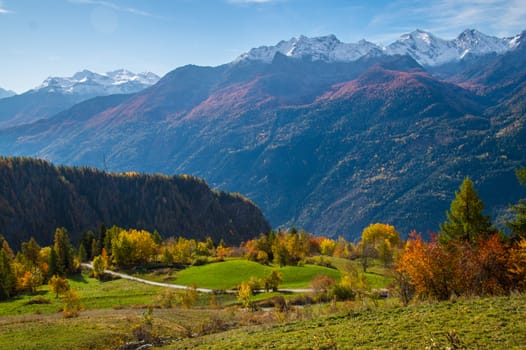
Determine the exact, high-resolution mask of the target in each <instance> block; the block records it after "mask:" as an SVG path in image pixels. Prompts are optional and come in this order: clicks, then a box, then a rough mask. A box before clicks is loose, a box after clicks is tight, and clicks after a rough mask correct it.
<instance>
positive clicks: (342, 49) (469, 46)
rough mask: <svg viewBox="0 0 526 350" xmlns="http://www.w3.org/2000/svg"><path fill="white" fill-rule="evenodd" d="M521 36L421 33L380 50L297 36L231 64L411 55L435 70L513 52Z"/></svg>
mask: <svg viewBox="0 0 526 350" xmlns="http://www.w3.org/2000/svg"><path fill="white" fill-rule="evenodd" d="M522 37H523V36H522V35H521V34H517V35H515V36H513V37H507V38H497V37H492V36H488V35H485V34H483V33H481V32H479V31H477V30H475V29H466V30H464V31H463V32H462V33H460V34H459V35H458V36H457V37H456V38H455V39H452V40H444V39H441V38H438V37H436V36H435V35H433V34H431V33H430V32H426V31H424V30H421V29H416V30H415V31H413V32H411V33H408V34H403V35H401V36H400V38H399V39H398V40H396V41H395V42H393V43H391V44H389V45H387V46H385V47H382V46H380V45H377V44H374V43H371V42H369V41H367V40H365V39H362V40H360V41H359V42H357V43H343V42H341V41H340V40H338V38H336V36H335V35H334V34H330V35H327V36H320V37H313V38H308V37H306V36H303V35H300V36H299V37H295V38H292V39H290V40H288V41H285V40H282V41H280V42H279V43H277V44H276V45H275V46H260V47H258V48H253V49H251V50H249V51H248V52H246V53H244V54H242V55H240V56H239V57H238V58H237V59H236V60H234V62H239V61H243V60H259V61H262V62H265V63H270V62H272V60H273V58H274V56H275V55H276V54H277V53H280V54H282V55H285V56H288V57H294V58H310V59H312V60H321V61H327V62H352V61H356V60H357V59H359V58H362V57H365V56H375V55H396V54H398V55H406V54H407V55H410V56H411V57H413V59H415V60H416V61H417V62H418V63H419V64H421V65H423V66H438V65H442V64H446V63H449V62H454V61H459V60H461V59H462V58H464V57H465V56H466V55H467V54H471V55H486V54H489V53H497V54H502V53H504V52H506V51H510V50H513V49H515V48H516V46H517V45H518V44H519V43H520V41H521V40H522Z"/></svg>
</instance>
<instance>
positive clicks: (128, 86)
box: [34, 69, 160, 96]
mask: <svg viewBox="0 0 526 350" xmlns="http://www.w3.org/2000/svg"><path fill="white" fill-rule="evenodd" d="M159 79H160V78H159V77H158V76H157V75H155V74H153V73H150V72H147V73H140V74H135V73H133V72H130V71H128V70H125V69H119V70H115V71H112V72H107V73H104V74H99V73H94V72H91V71H89V70H83V71H81V72H77V73H75V74H74V75H73V76H71V77H49V78H47V79H46V80H45V81H44V82H43V83H42V84H41V85H40V86H38V87H37V88H35V89H34V91H47V92H52V93H62V94H71V95H86V96H105V95H113V94H129V93H135V92H139V91H141V90H143V89H145V88H147V87H149V86H151V85H153V84H155V83H157V82H158V81H159Z"/></svg>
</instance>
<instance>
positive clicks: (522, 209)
mask: <svg viewBox="0 0 526 350" xmlns="http://www.w3.org/2000/svg"><path fill="white" fill-rule="evenodd" d="M517 178H518V179H519V182H520V183H521V185H526V167H524V168H521V169H519V170H517ZM512 209H513V211H514V212H515V219H514V220H513V221H510V222H508V223H507V226H508V227H509V228H510V229H511V232H512V233H513V236H514V238H515V239H517V240H520V239H522V238H526V200H525V199H521V200H520V201H519V203H517V204H516V205H514V206H513V207H512Z"/></svg>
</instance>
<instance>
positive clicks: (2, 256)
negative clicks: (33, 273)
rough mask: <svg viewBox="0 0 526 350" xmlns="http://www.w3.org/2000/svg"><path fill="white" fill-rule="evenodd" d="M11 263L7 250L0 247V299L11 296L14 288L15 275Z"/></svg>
mask: <svg viewBox="0 0 526 350" xmlns="http://www.w3.org/2000/svg"><path fill="white" fill-rule="evenodd" d="M11 263H12V261H11V258H10V257H9V254H8V252H7V251H6V250H5V249H3V248H2V247H0V300H3V299H7V298H9V297H11V296H12V295H13V292H14V290H15V286H16V277H15V273H14V271H13V266H12V264H11Z"/></svg>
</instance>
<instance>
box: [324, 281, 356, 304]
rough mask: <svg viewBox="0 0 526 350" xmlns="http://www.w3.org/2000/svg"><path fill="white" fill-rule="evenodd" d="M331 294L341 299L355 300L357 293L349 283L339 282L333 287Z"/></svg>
mask: <svg viewBox="0 0 526 350" xmlns="http://www.w3.org/2000/svg"><path fill="white" fill-rule="evenodd" d="M329 296H330V297H331V298H333V299H336V300H339V301H345V300H354V298H355V297H356V293H355V292H354V291H353V290H352V288H351V287H350V286H348V285H345V284H342V283H338V284H335V285H333V286H332V287H331V289H330V291H329Z"/></svg>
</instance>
